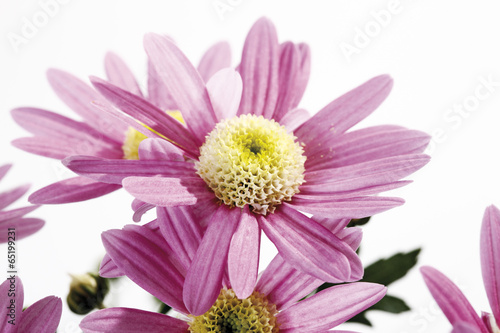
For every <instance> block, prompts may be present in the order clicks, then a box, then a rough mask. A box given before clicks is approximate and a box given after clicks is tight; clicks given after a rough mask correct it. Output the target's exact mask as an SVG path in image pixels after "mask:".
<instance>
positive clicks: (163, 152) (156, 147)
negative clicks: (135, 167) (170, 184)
mask: <svg viewBox="0 0 500 333" xmlns="http://www.w3.org/2000/svg"><path fill="white" fill-rule="evenodd" d="M139 159H140V160H168V161H184V157H183V156H182V151H181V150H180V149H179V148H177V147H176V146H174V145H173V144H172V143H170V142H169V141H166V140H162V139H145V140H143V141H141V143H140V144H139Z"/></svg>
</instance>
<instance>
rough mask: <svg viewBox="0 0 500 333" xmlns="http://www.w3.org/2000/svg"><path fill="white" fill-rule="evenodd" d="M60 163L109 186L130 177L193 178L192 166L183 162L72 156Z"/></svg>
mask: <svg viewBox="0 0 500 333" xmlns="http://www.w3.org/2000/svg"><path fill="white" fill-rule="evenodd" d="M62 162H63V164H64V165H65V166H66V167H67V168H68V169H70V170H71V171H73V172H75V173H77V174H78V175H80V176H85V177H88V178H91V179H94V180H97V181H100V182H103V183H109V184H121V182H122V180H123V179H124V178H126V177H131V176H137V177H141V176H150V177H151V176H157V175H158V176H166V177H184V176H185V177H193V176H194V175H195V171H194V166H193V164H192V163H187V162H184V161H155V160H144V161H137V160H107V159H101V158H95V157H91V156H72V157H69V158H66V159H64V160H63V161H62Z"/></svg>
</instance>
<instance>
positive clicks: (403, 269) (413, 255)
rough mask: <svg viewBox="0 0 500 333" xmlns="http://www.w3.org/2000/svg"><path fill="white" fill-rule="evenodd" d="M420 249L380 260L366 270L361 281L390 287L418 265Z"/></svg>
mask: <svg viewBox="0 0 500 333" xmlns="http://www.w3.org/2000/svg"><path fill="white" fill-rule="evenodd" d="M419 253H420V249H416V250H413V251H411V252H408V253H397V254H395V255H393V256H392V257H390V258H387V259H380V260H378V261H376V262H374V263H373V264H371V265H369V266H368V267H366V268H365V275H364V276H363V279H362V280H361V281H364V282H375V283H380V284H383V285H384V286H388V285H390V284H391V283H393V282H394V281H397V280H399V279H401V278H402V277H403V276H405V275H406V273H408V271H409V270H410V269H411V268H412V267H413V266H415V265H416V263H417V260H418V254H419Z"/></svg>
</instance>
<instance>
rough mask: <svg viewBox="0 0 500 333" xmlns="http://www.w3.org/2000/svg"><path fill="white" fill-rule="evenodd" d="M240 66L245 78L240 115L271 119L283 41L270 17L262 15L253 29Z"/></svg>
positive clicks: (246, 43)
mask: <svg viewBox="0 0 500 333" xmlns="http://www.w3.org/2000/svg"><path fill="white" fill-rule="evenodd" d="M238 70H239V72H240V74H241V78H242V79H243V95H242V98H241V104H240V109H239V110H238V115H241V114H255V115H257V116H260V115H262V116H264V118H268V119H271V118H272V116H273V114H274V110H275V108H276V102H277V99H278V83H279V82H278V80H279V78H278V77H279V44H278V36H277V34H276V28H275V27H274V25H273V24H272V22H271V21H270V20H268V19H266V18H261V19H259V20H258V21H257V22H255V24H254V25H253V27H252V28H251V29H250V32H249V33H248V36H247V38H246V41H245V45H244V47H243V54H242V56H241V64H240V65H239V68H238Z"/></svg>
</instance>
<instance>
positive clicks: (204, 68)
mask: <svg viewBox="0 0 500 333" xmlns="http://www.w3.org/2000/svg"><path fill="white" fill-rule="evenodd" d="M230 66H231V47H230V46H229V43H228V42H218V43H217V44H214V45H213V46H212V47H210V48H209V49H208V50H207V52H205V54H204V55H203V57H202V58H201V60H200V63H199V64H198V72H199V73H200V75H201V77H202V78H203V81H205V82H208V81H209V79H210V78H211V77H212V76H213V75H214V74H215V73H217V72H218V71H219V70H221V69H223V68H227V67H230Z"/></svg>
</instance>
